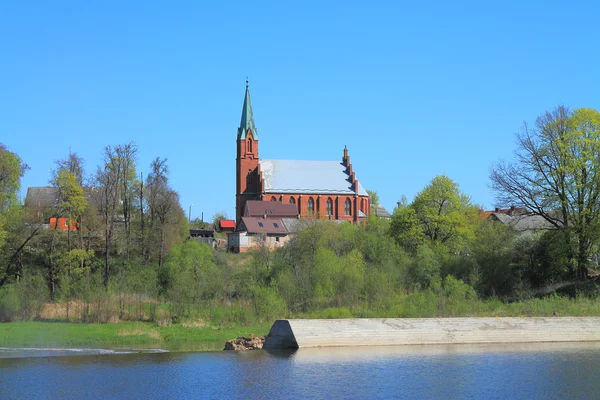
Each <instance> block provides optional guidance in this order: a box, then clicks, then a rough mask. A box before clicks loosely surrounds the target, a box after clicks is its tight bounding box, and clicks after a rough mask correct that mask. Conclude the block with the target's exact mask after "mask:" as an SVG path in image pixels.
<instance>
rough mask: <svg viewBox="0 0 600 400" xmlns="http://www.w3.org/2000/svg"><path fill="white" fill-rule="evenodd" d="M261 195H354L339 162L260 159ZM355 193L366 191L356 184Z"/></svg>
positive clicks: (365, 194) (364, 194)
mask: <svg viewBox="0 0 600 400" xmlns="http://www.w3.org/2000/svg"><path fill="white" fill-rule="evenodd" d="M259 162H260V170H261V172H262V177H263V179H264V182H265V187H264V190H265V193H307V194H308V193H314V194H354V187H353V185H352V182H351V181H350V176H349V175H348V173H347V172H346V167H345V166H344V164H343V163H341V162H339V161H297V160H260V161H259ZM358 194H359V195H361V196H367V191H366V190H365V189H364V188H363V187H362V185H361V184H360V182H359V183H358Z"/></svg>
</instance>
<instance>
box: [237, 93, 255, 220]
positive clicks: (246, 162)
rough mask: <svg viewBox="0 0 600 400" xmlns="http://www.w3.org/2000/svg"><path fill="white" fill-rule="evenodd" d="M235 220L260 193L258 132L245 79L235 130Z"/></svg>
mask: <svg viewBox="0 0 600 400" xmlns="http://www.w3.org/2000/svg"><path fill="white" fill-rule="evenodd" d="M235 165H236V188H235V193H236V195H235V197H236V198H235V220H236V226H237V224H239V222H240V220H241V218H242V213H243V212H244V206H245V205H246V201H247V200H252V199H255V198H256V197H257V196H258V195H259V193H260V182H259V175H258V133H257V131H256V126H255V125H254V117H253V115H252V103H251V102H250V90H249V89H248V81H246V93H245V95H244V105H243V106H242V119H241V121H240V127H239V128H238V131H237V157H236V160H235Z"/></svg>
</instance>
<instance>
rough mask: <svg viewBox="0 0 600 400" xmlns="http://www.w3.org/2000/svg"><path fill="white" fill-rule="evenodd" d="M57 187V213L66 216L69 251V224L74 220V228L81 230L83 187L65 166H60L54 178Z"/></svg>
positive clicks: (85, 202)
mask: <svg viewBox="0 0 600 400" xmlns="http://www.w3.org/2000/svg"><path fill="white" fill-rule="evenodd" d="M54 182H55V184H56V186H57V187H58V199H59V203H58V210H57V211H58V213H59V215H62V216H65V217H67V220H68V223H67V243H68V247H67V249H68V251H71V225H72V221H76V228H77V229H78V230H81V216H82V215H83V213H84V211H85V209H86V208H87V200H86V198H85V196H84V195H83V188H82V187H81V185H80V184H79V183H78V181H77V178H76V177H75V175H74V174H73V173H71V172H69V171H68V170H67V169H65V168H61V169H60V170H59V171H58V174H57V176H56V178H55V180H54Z"/></svg>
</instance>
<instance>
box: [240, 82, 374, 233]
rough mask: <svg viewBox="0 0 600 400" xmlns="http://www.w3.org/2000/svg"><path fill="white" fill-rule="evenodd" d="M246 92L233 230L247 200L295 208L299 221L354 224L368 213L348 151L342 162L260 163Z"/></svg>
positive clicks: (364, 195)
mask: <svg viewBox="0 0 600 400" xmlns="http://www.w3.org/2000/svg"><path fill="white" fill-rule="evenodd" d="M258 139H259V137H258V131H257V130H256V126H255V124H254V117H253V114H252V104H251V103H250V91H249V89H248V82H246V94H245V96H244V105H243V107H242V119H241V122H240V127H239V128H238V132H237V157H236V188H235V193H236V208H235V212H236V226H238V227H239V226H240V221H241V218H242V217H243V216H244V215H243V214H244V209H245V206H246V202H247V201H248V200H263V201H278V202H281V203H284V204H293V205H295V206H296V208H297V210H298V216H299V217H300V218H321V219H332V220H343V221H352V222H357V221H360V220H362V219H364V218H366V217H367V216H368V215H369V210H370V209H371V206H370V201H369V196H368V194H367V191H366V190H365V189H364V188H363V187H362V185H361V184H360V183H359V182H358V179H357V178H356V172H355V171H354V168H353V166H352V163H351V162H350V156H349V155H348V149H347V148H345V147H344V155H343V157H342V159H341V161H297V160H265V159H260V158H259V153H258V145H259V140H258Z"/></svg>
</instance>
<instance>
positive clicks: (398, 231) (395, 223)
mask: <svg viewBox="0 0 600 400" xmlns="http://www.w3.org/2000/svg"><path fill="white" fill-rule="evenodd" d="M390 235H391V236H392V237H393V238H394V239H395V240H396V243H397V244H398V245H399V246H402V247H403V248H404V249H405V250H406V251H409V252H413V253H414V252H415V251H416V250H417V248H418V247H419V246H420V245H421V244H423V242H424V241H425V233H424V232H423V228H422V226H421V221H420V220H419V217H418V216H417V211H416V210H415V209H414V208H413V207H399V208H396V209H395V210H394V213H393V214H392V220H391V222H390Z"/></svg>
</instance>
